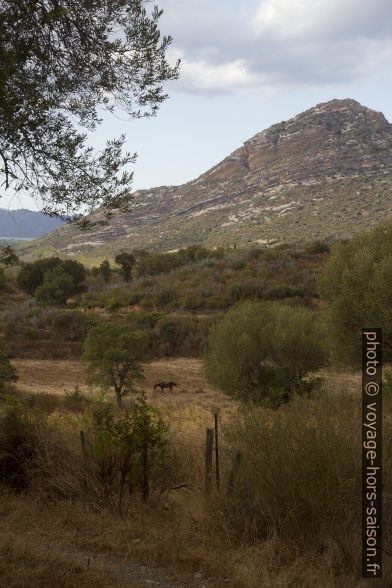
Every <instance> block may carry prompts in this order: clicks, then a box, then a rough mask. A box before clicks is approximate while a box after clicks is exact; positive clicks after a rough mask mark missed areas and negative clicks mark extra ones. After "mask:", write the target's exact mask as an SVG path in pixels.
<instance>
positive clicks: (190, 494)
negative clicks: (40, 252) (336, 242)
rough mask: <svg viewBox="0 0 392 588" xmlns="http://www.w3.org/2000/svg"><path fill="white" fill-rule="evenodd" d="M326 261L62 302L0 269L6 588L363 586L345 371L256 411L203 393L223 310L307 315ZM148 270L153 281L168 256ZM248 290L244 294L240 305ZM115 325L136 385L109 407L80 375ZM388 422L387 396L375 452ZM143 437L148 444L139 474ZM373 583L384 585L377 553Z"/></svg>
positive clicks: (170, 279)
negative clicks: (12, 373) (13, 376)
mask: <svg viewBox="0 0 392 588" xmlns="http://www.w3.org/2000/svg"><path fill="white" fill-rule="evenodd" d="M321 248H322V247H321ZM324 248H325V247H324ZM203 255H204V254H203ZM328 255H329V254H328V252H327V251H324V252H322V251H320V246H319V245H317V246H314V245H313V250H312V248H310V247H308V248H307V249H306V248H302V249H298V250H295V249H290V248H289V249H287V248H283V249H278V250H277V251H271V252H268V251H262V252H261V253H257V254H256V253H250V252H249V251H241V250H231V251H229V252H226V253H225V255H224V256H223V257H222V256H220V254H219V255H218V257H216V253H215V254H214V256H212V258H211V259H212V260H213V262H214V265H215V264H216V263H218V264H219V271H218V272H217V271H216V269H217V268H216V267H215V269H214V271H213V272H212V274H211V275H210V274H208V272H207V271H206V269H209V270H210V269H211V268H208V262H209V261H211V259H210V260H209V259H208V258H206V257H205V256H204V257H203V259H199V260H191V261H190V262H189V261H188V262H187V263H185V264H179V265H178V267H172V268H171V269H170V270H169V271H166V270H165V271H161V270H159V271H158V272H157V273H154V272H155V270H153V271H151V267H150V272H151V273H150V274H149V276H148V277H146V276H136V275H135V276H134V277H133V279H132V280H131V281H130V283H124V281H123V280H121V277H120V275H119V273H118V272H117V273H112V274H111V275H110V279H109V280H108V281H105V279H104V277H103V274H102V272H99V271H96V272H95V275H93V273H91V274H90V273H88V274H87V277H86V281H87V291H81V292H79V293H77V294H76V295H74V296H72V297H71V298H70V299H69V300H68V301H67V302H66V303H65V304H48V303H46V304H44V303H43V302H42V301H40V300H39V297H37V296H32V295H28V294H26V292H23V291H22V289H21V288H20V286H19V285H18V281H17V275H16V273H13V272H12V271H11V270H9V271H8V270H7V271H8V274H7V282H6V286H5V288H4V289H3V291H2V294H1V302H2V311H1V342H2V344H1V348H2V350H3V351H6V352H7V356H8V358H10V361H11V363H12V366H13V367H14V369H15V370H16V372H17V374H18V378H19V379H18V381H14V382H9V383H7V384H6V385H5V386H4V387H3V390H2V392H1V394H0V466H1V467H0V491H1V497H2V500H1V507H0V508H1V509H2V524H3V527H2V528H3V532H2V535H1V539H0V555H1V557H0V573H1V578H2V582H3V583H4V585H7V586H15V587H19V586H52V585H57V586H64V587H71V586H72V587H73V586H91V585H94V586H130V587H131V588H132V587H140V588H143V586H151V585H156V586H161V587H162V588H180V587H186V586H189V587H191V586H194V587H195V588H196V587H197V588H202V587H206V588H207V587H217V588H223V587H232V588H258V587H260V586H266V587H269V586H270V587H271V588H275V587H286V586H287V587H293V588H294V587H297V586H298V587H299V586H300V587H302V586H303V587H305V588H306V587H310V586H315V585H317V586H320V587H322V588H324V587H325V588H327V587H328V588H329V587H336V588H338V587H340V586H347V587H352V588H354V587H361V586H366V585H367V584H368V582H367V581H366V580H363V579H361V577H360V576H361V565H360V562H361V527H360V525H361V440H360V435H361V395H360V381H361V379H360V374H359V372H358V371H357V370H348V369H347V367H345V368H338V367H337V365H335V364H331V365H323V366H322V367H320V368H319V369H317V370H316V371H314V372H313V371H309V373H308V374H307V376H306V378H305V383H306V382H307V381H312V379H313V378H315V377H317V378H321V387H318V388H317V390H315V391H314V393H313V392H312V393H310V392H309V393H308V394H307V395H304V394H302V395H301V393H299V392H297V393H294V394H292V395H291V397H290V401H289V402H284V403H283V404H281V405H280V406H279V408H269V407H268V406H266V405H262V404H254V403H251V404H247V403H246V402H243V401H242V400H241V398H240V397H239V396H237V395H236V394H228V393H225V392H224V391H223V390H222V389H221V388H219V387H217V386H214V385H213V384H212V383H211V378H208V377H207V375H208V374H207V372H206V369H205V362H204V360H203V354H204V349H205V346H206V342H207V341H209V340H210V333H211V332H212V331H214V329H215V325H218V324H220V322H221V321H222V317H225V316H228V315H226V312H227V310H228V308H231V306H233V312H234V314H233V315H232V316H235V312H236V310H235V309H236V308H241V304H242V303H243V302H246V301H248V302H249V299H248V298H247V296H251V298H250V300H251V301H252V304H256V307H254V308H258V307H257V304H260V303H261V304H264V303H266V304H267V305H268V304H270V303H271V304H273V305H275V304H276V303H277V299H276V296H277V297H278V300H279V301H280V302H279V304H280V305H281V306H280V307H279V308H283V309H287V308H292V309H296V308H301V309H305V310H306V312H308V311H309V312H310V313H311V314H312V316H313V314H315V315H317V314H318V313H320V312H321V311H322V309H323V307H324V306H325V302H324V301H323V300H322V299H320V297H319V295H318V293H317V291H316V288H315V283H316V279H317V273H318V272H320V271H321V269H322V267H323V265H324V263H325V260H326V259H327V258H328ZM150 261H151V260H150ZM158 262H159V263H158V266H159V264H162V263H163V265H165V263H167V257H165V256H163V257H162V258H158ZM170 263H173V261H172V260H171V261H170ZM175 263H178V260H177V261H176V262H175ZM206 266H207V268H206ZM153 267H155V268H156V267H157V259H156V258H155V259H154V260H153ZM160 267H161V266H160ZM185 270H186V271H185ZM246 276H251V277H252V280H253V281H254V285H255V284H257V285H258V288H259V289H258V290H255V289H253V290H252V289H250V288H248V289H245V290H238V285H239V284H240V283H241V284H243V283H244V279H245V277H246ZM51 277H52V274H51ZM55 277H56V279H57V278H58V275H57V276H55ZM216 278H217V279H216ZM222 280H223V281H222ZM180 282H181V283H182V286H180ZM64 283H65V282H64ZM168 284H170V285H171V287H172V288H173V289H174V290H175V291H178V292H179V293H180V294H181V296H187V295H188V294H187V291H188V290H189V293H190V292H191V289H192V288H196V287H197V288H199V294H197V295H198V296H200V297H201V298H203V296H204V298H205V300H208V299H209V298H211V297H213V298H214V297H215V299H216V297H217V296H223V295H225V296H227V297H228V298H227V299H230V304H229V305H228V307H227V306H226V307H225V305H223V304H220V305H219V306H218V307H217V308H215V309H213V308H212V306H213V305H209V303H207V302H203V304H202V305H201V307H199V306H198V305H196V306H195V307H194V308H193V309H192V310H190V309H189V308H188V309H187V308H186V306H185V305H184V304H183V303H181V304H180V303H178V304H177V303H174V302H173V299H171V300H169V297H161V298H159V292H160V291H166V288H167V286H168ZM234 284H236V287H235V288H234ZM46 285H47V286H49V285H50V288H52V285H51V284H46ZM209 287H211V288H212V293H211V290H208V288H209ZM159 288H162V289H163V290H159ZM143 289H144V290H143ZM140 290H143V292H144V294H143V300H149V301H150V302H148V303H146V302H143V303H142V300H139V301H138V302H137V303H134V304H131V303H130V298H129V297H130V296H132V295H133V294H134V292H135V291H140ZM203 291H204V294H203ZM208 292H209V293H210V296H205V294H206V293H208ZM225 292H226V294H225ZM271 292H273V293H274V295H273V296H272V297H271ZM241 296H243V298H241ZM114 297H115V298H116V301H117V302H116V304H113V303H112V302H110V301H112V300H113V298H114ZM238 297H239V298H238ZM178 300H180V299H178ZM86 301H88V303H87V302H86ZM151 301H152V302H151ZM238 304H239V306H236V305H238ZM252 308H253V307H252ZM272 308H277V307H275V306H273V307H272ZM230 312H231V311H230ZM293 312H294V311H293ZM286 314H287V313H286V310H285V311H284V315H283V316H286ZM294 314H295V313H294ZM293 316H294V315H293ZM298 316H302V315H298ZM113 326H116V328H117V327H119V328H120V331H119V333H121V332H122V331H121V329H123V330H125V331H127V332H128V331H132V330H133V329H139V330H142V331H143V332H145V333H147V334H148V337H149V341H150V348H149V349H150V351H149V353H150V357H149V359H148V360H146V361H144V360H143V362H142V368H143V372H144V378H143V379H140V380H138V381H137V382H136V383H135V387H134V389H133V391H132V392H130V393H128V394H127V395H125V396H124V399H123V403H122V406H121V407H118V406H116V403H115V395H114V392H113V389H111V388H110V387H109V389H105V388H108V387H107V386H106V387H105V386H99V385H97V384H92V383H91V381H90V380H89V373H88V370H87V367H86V362H84V361H83V362H82V361H81V358H82V357H83V356H82V352H83V349H85V348H86V341H87V340H88V338H89V333H91V332H93V330H94V329H96V328H100V329H102V328H103V329H104V330H103V331H102V332H103V333H104V332H105V329H106V328H108V329H109V327H113ZM211 330H212V331H211ZM108 332H109V331H108ZM291 355H292V354H291ZM160 381H174V382H175V383H176V386H175V387H174V388H173V391H167V390H166V391H165V392H164V393H163V394H161V392H160V391H159V390H154V386H155V384H157V383H158V382H160ZM305 388H306V387H305ZM306 389H308V388H306ZM309 390H311V388H310V387H309ZM391 407H392V397H391V395H390V394H389V393H388V390H387V393H386V395H385V401H384V423H383V424H384V435H385V438H386V439H388V438H389V437H390V433H391V426H392V423H391V417H390V415H391ZM215 414H217V415H218V423H219V449H220V462H219V463H220V479H219V486H218V484H217V482H216V479H215V474H216V472H215V470H214V471H213V477H212V490H211V491H210V492H209V493H208V494H207V495H206V492H205V482H206V473H205V452H206V445H205V443H206V429H207V428H212V427H214V415H215ZM145 431H147V433H148V435H147V434H146V435H147V436H145ZM140 434H141V439H142V441H143V443H144V442H146V443H148V444H149V445H148V446H149V453H148V456H149V462H148V468H147V465H146V464H147V461H143V459H144V457H145V456H146V455H147V454H146V453H145V452H144V449H143V447H144V446H143V443H142V444H141V445H140V443H139V441H138V439H139V438H138V437H137V435H140ZM132 435H133V437H132ZM138 443H139V445H138ZM129 448H131V449H129ZM214 448H215V447H214ZM214 455H215V454H214ZM383 457H384V479H383V484H384V499H385V501H384V530H385V533H384V548H385V550H386V552H391V551H392V545H391V543H392V537H391V536H390V529H391V524H390V523H391V517H392V502H391V501H390V496H392V479H391V472H392V469H391V468H390V467H389V466H390V464H391V460H392V452H391V447H390V444H389V443H385V445H384V456H383ZM213 465H214V466H215V461H214V463H213ZM146 468H147V469H148V472H147V469H146ZM146 472H147V473H148V476H147V477H146V475H145V474H146ZM146 479H148V482H147V486H148V487H147V490H148V492H146V485H145V482H146ZM381 582H382V584H380V585H383V586H384V585H385V586H388V585H390V583H391V582H392V560H391V558H390V557H389V556H388V555H387V553H386V554H385V557H384V576H383V580H382V581H381Z"/></svg>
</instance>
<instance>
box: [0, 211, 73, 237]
mask: <svg viewBox="0 0 392 588" xmlns="http://www.w3.org/2000/svg"><path fill="white" fill-rule="evenodd" d="M63 224H64V222H63V221H61V220H59V219H57V218H51V217H50V216H47V215H46V214H43V213H42V212H35V211H33V210H26V209H23V208H22V209H20V210H7V209H5V208H0V239H1V238H4V239H33V238H35V237H41V236H42V235H45V234H46V233H49V232H50V231H54V230H55V229H57V228H58V227H60V226H62V225H63Z"/></svg>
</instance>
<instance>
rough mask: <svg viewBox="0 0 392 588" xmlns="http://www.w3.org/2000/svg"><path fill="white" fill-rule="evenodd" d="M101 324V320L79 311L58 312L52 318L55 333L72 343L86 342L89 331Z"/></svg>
mask: <svg viewBox="0 0 392 588" xmlns="http://www.w3.org/2000/svg"><path fill="white" fill-rule="evenodd" d="M98 323H99V318H97V317H95V316H92V315H91V314H84V313H82V312H79V311H77V310H74V311H68V312H56V313H55V314H53V315H52V317H51V326H52V328H53V330H54V331H55V333H59V334H61V335H62V336H63V337H65V338H67V339H70V340H71V341H84V339H85V338H86V336H87V333H88V332H89V330H90V329H91V328H93V327H95V326H96V325H97V324H98Z"/></svg>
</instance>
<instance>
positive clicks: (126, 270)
mask: <svg viewBox="0 0 392 588" xmlns="http://www.w3.org/2000/svg"><path fill="white" fill-rule="evenodd" d="M114 261H115V263H117V265H119V266H120V267H121V273H122V276H123V278H124V281H125V282H129V281H130V280H131V276H132V269H133V267H134V265H135V264H136V257H135V256H134V255H132V253H126V252H125V251H122V252H121V253H118V254H117V255H116V257H115V258H114Z"/></svg>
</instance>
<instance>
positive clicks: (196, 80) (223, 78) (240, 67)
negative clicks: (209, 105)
mask: <svg viewBox="0 0 392 588" xmlns="http://www.w3.org/2000/svg"><path fill="white" fill-rule="evenodd" d="M169 56H170V58H171V59H172V60H173V61H175V60H176V59H178V58H180V59H181V77H180V80H179V81H177V82H176V86H177V88H178V89H185V90H187V91H189V90H191V91H195V92H222V91H223V92H225V91H227V89H228V88H230V90H236V89H241V88H252V87H257V86H260V83H261V80H260V78H259V77H258V76H257V75H256V74H254V73H252V72H250V71H249V68H248V65H247V63H246V61H245V60H244V59H235V60H234V61H227V62H224V63H213V62H209V61H207V60H206V59H196V60H191V59H188V58H187V57H186V55H183V54H182V53H181V52H179V51H172V52H170V54H169Z"/></svg>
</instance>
